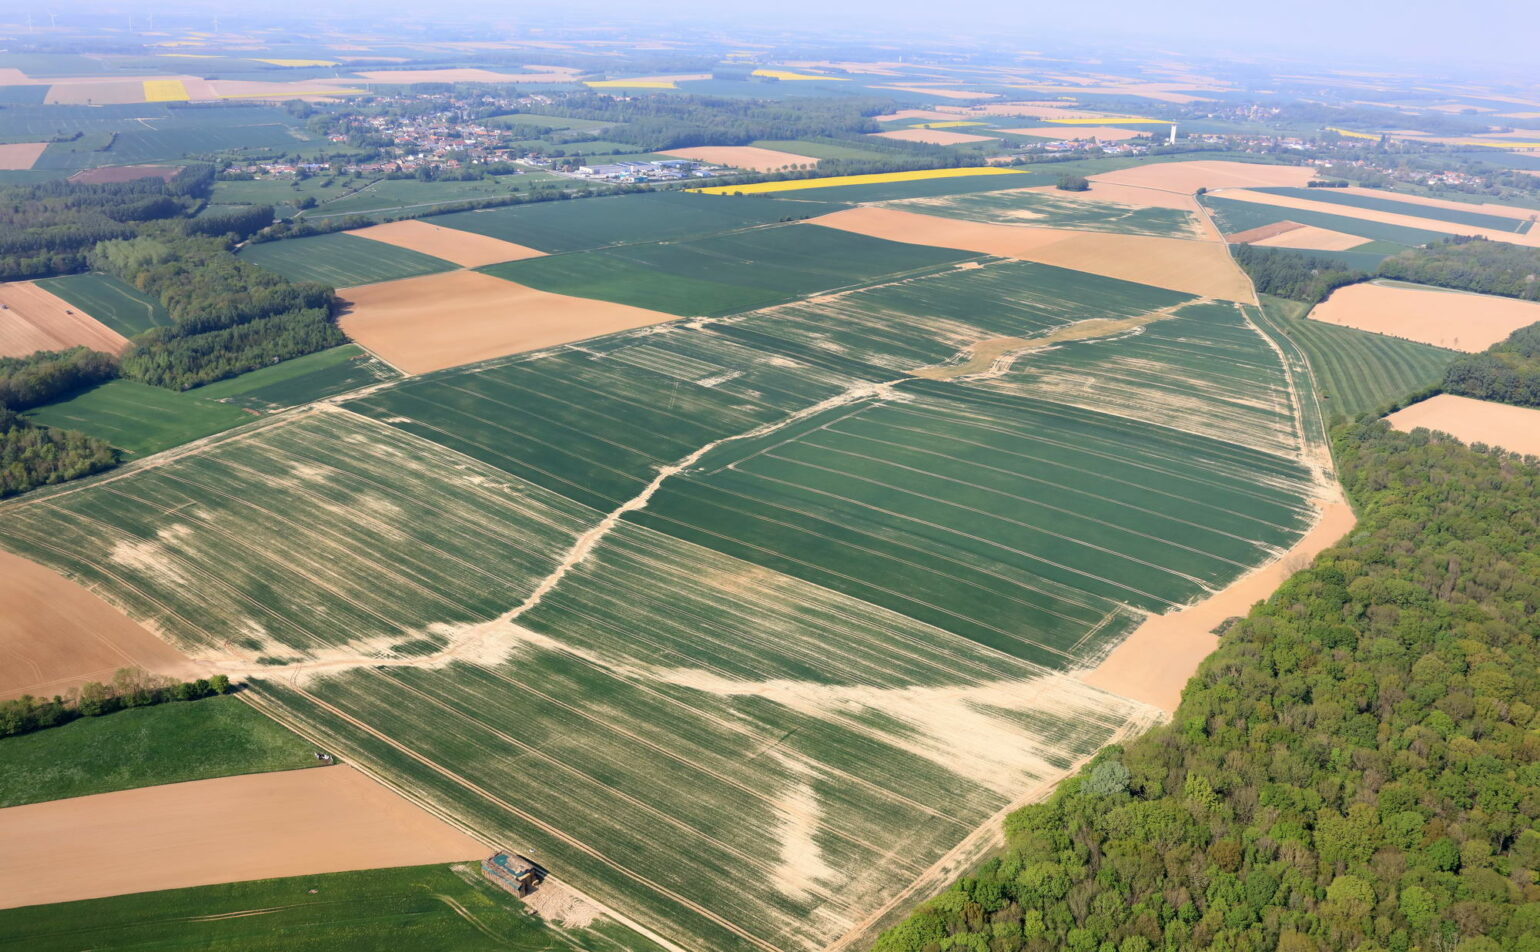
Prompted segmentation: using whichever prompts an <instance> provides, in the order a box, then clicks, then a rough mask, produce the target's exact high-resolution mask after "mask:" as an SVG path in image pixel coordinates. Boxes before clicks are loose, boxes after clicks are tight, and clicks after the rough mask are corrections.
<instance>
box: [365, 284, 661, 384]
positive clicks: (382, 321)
mask: <svg viewBox="0 0 1540 952" xmlns="http://www.w3.org/2000/svg"><path fill="white" fill-rule="evenodd" d="M342 300H343V307H344V313H343V315H342V317H341V320H340V325H341V327H342V329H343V331H345V332H346V333H347V334H348V336H350V337H352V338H353V339H354V340H355V341H357V342H358V343H360V344H362V345H363V346H365V347H367V348H369V350H370V352H371V353H373V354H376V355H378V357H379V358H381V359H383V360H385V361H388V362H389V363H390V365H391V366H393V367H396V368H398V369H400V370H401V371H403V372H405V373H427V372H429V371H433V370H443V369H444V368H446V367H457V366H459V365H461V364H469V363H474V362H476V361H481V360H488V359H491V358H493V357H506V356H508V355H509V354H517V353H523V352H525V351H531V350H540V349H542V348H546V347H553V346H556V345H558V344H567V343H571V342H572V341H578V340H584V339H586V338H589V337H596V336H598V335H600V334H610V333H614V332H615V331H621V330H628V329H630V328H634V327H643V326H646V325H648V324H658V323H661V322H663V321H671V320H673V319H674V315H672V314H665V313H662V312H660V311H652V310H647V309H645V308H640V307H630V306H627V305H624V304H616V303H612V302H610V301H603V300H594V299H591V298H581V297H571V296H569V295H563V294H551V293H548V292H546V291H541V290H537V289H535V288H531V287H525V286H524V285H522V284H516V283H514V282H513V281H505V280H503V279H501V278H497V277H493V276H492V275H490V274H482V273H480V272H478V271H453V272H449V273H447V274H432V275H427V276H426V277H421V278H405V279H403V280H400V281H386V282H384V283H382V284H373V285H369V286H368V287H362V288H352V289H350V290H348V291H347V293H346V294H345V295H344V296H343V298H342Z"/></svg>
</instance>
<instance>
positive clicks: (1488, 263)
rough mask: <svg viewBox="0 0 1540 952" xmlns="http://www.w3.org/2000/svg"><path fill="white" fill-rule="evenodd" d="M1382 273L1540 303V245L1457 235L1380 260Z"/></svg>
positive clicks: (1419, 281)
mask: <svg viewBox="0 0 1540 952" xmlns="http://www.w3.org/2000/svg"><path fill="white" fill-rule="evenodd" d="M1380 274H1381V275H1382V276H1384V277H1387V278H1399V279H1400V280H1402V281H1415V282H1417V283H1418V284H1433V285H1437V286H1439V287H1443V288H1459V289H1460V290H1462V291H1477V292H1480V293H1482V294H1500V295H1503V296H1504V297H1515V298H1523V299H1524V300H1527V301H1540V248H1525V247H1521V246H1519V245H1511V244H1508V243H1507V242H1505V241H1489V240H1487V239H1485V238H1478V237H1455V238H1449V239H1447V240H1445V241H1439V242H1435V243H1434V244H1431V245H1427V246H1424V247H1422V248H1414V249H1412V250H1411V251H1404V252H1402V253H1401V254H1399V255H1395V256H1393V257H1390V258H1386V259H1385V260H1384V261H1382V262H1381V263H1380Z"/></svg>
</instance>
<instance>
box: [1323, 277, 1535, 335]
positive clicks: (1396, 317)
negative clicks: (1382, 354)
mask: <svg viewBox="0 0 1540 952" xmlns="http://www.w3.org/2000/svg"><path fill="white" fill-rule="evenodd" d="M1310 320H1312V321H1320V322H1321V323H1323V324H1337V325H1340V326H1343V327H1353V328H1357V329H1358V330H1362V331H1373V332H1374V333H1376V334H1388V335H1390V336H1392V337H1402V338H1405V339H1406V340H1413V341H1420V342H1421V343H1424V344H1432V345H1433V346H1435V347H1444V348H1448V349H1450V350H1463V351H1465V352H1467V353H1475V352H1476V351H1480V350H1486V349H1487V348H1488V347H1490V346H1492V345H1493V344H1495V343H1497V342H1498V341H1500V340H1502V339H1504V338H1505V337H1507V336H1508V335H1509V334H1511V333H1513V332H1514V331H1516V330H1518V329H1519V328H1521V327H1524V326H1526V325H1529V324H1533V323H1535V322H1537V321H1540V304H1537V303H1535V302H1534V301H1521V300H1518V299H1516V298H1508V297H1498V296H1497V295H1495V294H1471V293H1468V292H1465V291H1450V290H1446V289H1444V288H1434V287H1426V286H1422V285H1415V284H1403V283H1401V282H1389V281H1372V282H1366V283H1363V284H1350V285H1348V286H1347V287H1344V288H1338V289H1337V290H1335V291H1333V292H1332V293H1331V297H1329V298H1327V299H1326V300H1324V301H1322V302H1321V303H1320V304H1317V305H1316V306H1315V308H1314V309H1313V310H1311V312H1310Z"/></svg>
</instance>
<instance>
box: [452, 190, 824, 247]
mask: <svg viewBox="0 0 1540 952" xmlns="http://www.w3.org/2000/svg"><path fill="white" fill-rule="evenodd" d="M826 211H828V208H827V207H826V206H823V205H814V204H804V203H797V202H778V201H772V200H771V199H767V198H748V199H738V198H729V199H724V198H720V197H704V196H700V195H691V194H687V193H683V192H651V193H647V194H643V195H620V196H616V197H614V198H592V199H585V200H583V201H581V202H536V203H533V204H529V205H514V206H509V207H505V208H493V209H486V210H483V211H474V212H456V213H454V214H451V215H438V216H435V217H433V218H431V219H429V221H430V222H431V223H432V224H435V225H443V226H445V227H446V228H459V229H463V230H465V231H471V232H475V233H477V234H481V235H487V236H489V237H492V238H500V239H502V240H503V241H509V242H513V243H514V244H518V245H526V246H528V247H531V248H537V249H539V250H540V251H545V252H549V253H556V252H563V251H586V250H589V249H593V248H602V247H606V246H609V245H620V244H634V243H640V242H654V241H668V240H673V239H676V238H688V237H694V236H697V235H711V234H716V233H719V232H725V231H733V230H737V229H741V228H749V227H752V226H755V225H765V224H770V223H773V222H779V221H789V220H795V219H799V218H809V217H812V216H813V215H822V214H823V213H825V212H826Z"/></svg>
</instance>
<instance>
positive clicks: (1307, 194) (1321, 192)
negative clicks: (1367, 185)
mask: <svg viewBox="0 0 1540 952" xmlns="http://www.w3.org/2000/svg"><path fill="white" fill-rule="evenodd" d="M1257 191H1259V192H1266V193H1268V194H1270V195H1286V196H1288V197H1290V198H1303V199H1306V200H1308V201H1312V202H1325V203H1326V204H1329V205H1345V206H1348V207H1350V208H1367V209H1372V210H1374V211H1380V212H1392V213H1394V214H1397V215H1411V216H1414V217H1416V218H1429V219H1432V220H1433V221H1447V222H1451V223H1453V224H1456V225H1470V226H1472V227H1474V228H1490V229H1493V230H1495V231H1511V232H1514V233H1517V234H1523V233H1524V232H1525V231H1526V230H1528V228H1529V226H1530V224H1531V222H1529V221H1527V220H1524V219H1518V218H1506V217H1504V216H1502V215H1488V214H1486V213H1484V212H1479V211H1477V210H1476V208H1475V207H1474V206H1472V207H1471V209H1470V210H1469V211H1466V210H1464V209H1458V208H1439V207H1438V206H1436V205H1420V204H1417V203H1416V202H1401V201H1397V200H1396V199H1395V197H1394V196H1395V193H1394V192H1387V193H1386V194H1385V196H1384V197H1383V198H1382V197H1380V196H1377V195H1356V194H1349V193H1346V192H1343V191H1341V190H1339V189H1335V188H1259V189H1257Z"/></svg>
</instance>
